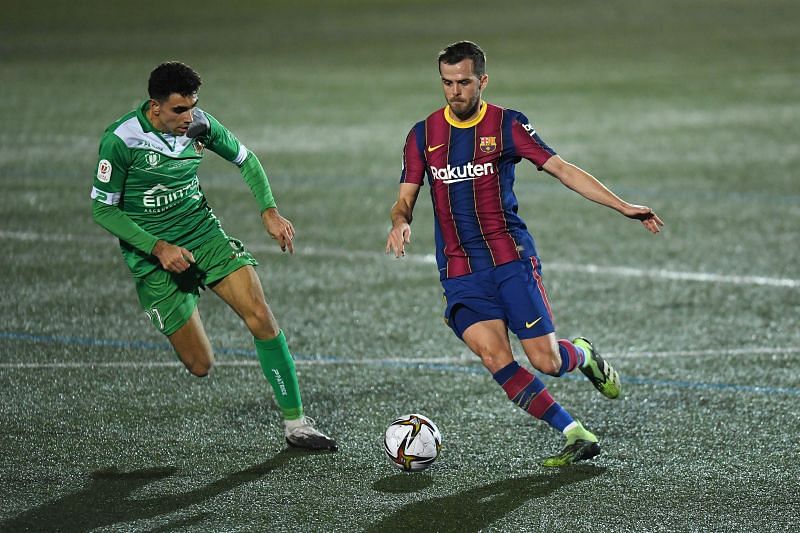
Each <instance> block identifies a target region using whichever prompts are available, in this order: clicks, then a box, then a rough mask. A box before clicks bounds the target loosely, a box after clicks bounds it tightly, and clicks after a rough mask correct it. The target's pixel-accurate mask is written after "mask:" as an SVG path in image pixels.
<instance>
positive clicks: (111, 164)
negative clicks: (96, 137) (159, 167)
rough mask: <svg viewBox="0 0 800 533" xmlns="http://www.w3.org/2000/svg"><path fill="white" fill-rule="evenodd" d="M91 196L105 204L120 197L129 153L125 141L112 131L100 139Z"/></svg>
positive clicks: (128, 162)
mask: <svg viewBox="0 0 800 533" xmlns="http://www.w3.org/2000/svg"><path fill="white" fill-rule="evenodd" d="M98 159H99V160H98V162H97V172H96V173H95V177H94V183H93V185H92V193H91V197H92V199H94V200H97V201H99V202H101V203H104V204H106V205H117V204H119V202H120V199H121V198H122V191H123V190H124V188H125V180H126V179H127V178H128V168H129V167H130V163H131V155H130V150H128V147H127V146H125V142H124V141H123V140H122V139H120V138H119V137H117V136H116V135H115V134H114V133H113V132H110V131H108V132H106V133H105V135H103V138H102V139H101V140H100V150H99V157H98Z"/></svg>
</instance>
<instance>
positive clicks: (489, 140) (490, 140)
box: [480, 137, 497, 154]
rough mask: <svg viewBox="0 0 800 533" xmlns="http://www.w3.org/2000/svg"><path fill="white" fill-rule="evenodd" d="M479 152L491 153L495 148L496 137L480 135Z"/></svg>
mask: <svg viewBox="0 0 800 533" xmlns="http://www.w3.org/2000/svg"><path fill="white" fill-rule="evenodd" d="M480 146H481V152H484V153H487V154H491V153H492V152H494V151H495V150H497V137H481V145H480Z"/></svg>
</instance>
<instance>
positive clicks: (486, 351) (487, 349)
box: [472, 344, 513, 373]
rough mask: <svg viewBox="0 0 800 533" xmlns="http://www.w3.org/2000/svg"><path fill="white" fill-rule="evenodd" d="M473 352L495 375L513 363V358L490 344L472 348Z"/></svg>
mask: <svg viewBox="0 0 800 533" xmlns="http://www.w3.org/2000/svg"><path fill="white" fill-rule="evenodd" d="M472 351H474V352H475V354H476V355H477V356H478V357H480V359H481V363H483V366H485V367H486V368H487V369H488V370H489V371H490V372H492V373H494V372H497V371H498V370H500V369H501V368H503V367H504V366H506V365H507V364H509V363H511V361H512V360H513V357H512V356H511V355H509V354H507V353H504V352H502V351H500V350H498V349H497V347H494V346H490V345H488V344H479V345H477V346H473V347H472Z"/></svg>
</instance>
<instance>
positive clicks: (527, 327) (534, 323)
mask: <svg viewBox="0 0 800 533" xmlns="http://www.w3.org/2000/svg"><path fill="white" fill-rule="evenodd" d="M541 319H542V317H539V318H537V319H536V320H534V321H533V322H527V321H526V322H525V328H526V329H531V328H532V327H533V326H535V325H536V323H537V322H539V321H540V320H541Z"/></svg>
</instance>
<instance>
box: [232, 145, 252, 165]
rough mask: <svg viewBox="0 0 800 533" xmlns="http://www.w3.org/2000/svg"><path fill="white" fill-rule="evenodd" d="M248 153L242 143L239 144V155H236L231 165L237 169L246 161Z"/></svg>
mask: <svg viewBox="0 0 800 533" xmlns="http://www.w3.org/2000/svg"><path fill="white" fill-rule="evenodd" d="M248 153H249V150H248V149H247V147H246V146H245V145H243V144H242V143H239V153H238V154H237V155H236V159H234V160H233V164H234V165H236V166H237V167H240V166H242V164H243V163H244V160H245V159H247V154H248Z"/></svg>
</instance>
